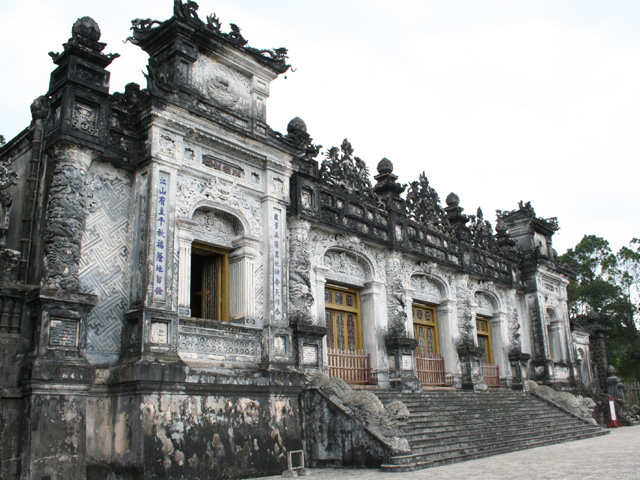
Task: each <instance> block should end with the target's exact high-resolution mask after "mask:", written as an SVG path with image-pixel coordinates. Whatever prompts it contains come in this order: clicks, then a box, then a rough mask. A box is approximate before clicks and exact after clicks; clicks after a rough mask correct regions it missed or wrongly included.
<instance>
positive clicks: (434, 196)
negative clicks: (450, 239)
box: [407, 172, 448, 232]
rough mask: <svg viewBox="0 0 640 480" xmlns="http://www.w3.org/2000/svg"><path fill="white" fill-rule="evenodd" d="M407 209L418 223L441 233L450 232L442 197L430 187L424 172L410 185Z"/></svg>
mask: <svg viewBox="0 0 640 480" xmlns="http://www.w3.org/2000/svg"><path fill="white" fill-rule="evenodd" d="M407 209H408V210H409V216H410V217H411V218H412V219H413V220H415V221H416V222H420V223H422V224H424V225H425V226H427V227H429V228H432V229H434V230H436V231H439V232H445V231H447V230H448V222H447V219H446V215H445V212H444V209H443V208H442V205H440V197H439V196H438V193H437V192H436V191H435V189H434V188H433V187H431V186H430V185H429V180H428V179H427V176H426V175H425V173H424V172H422V173H421V174H420V176H419V177H418V181H413V182H411V183H410V184H409V190H408V191H407Z"/></svg>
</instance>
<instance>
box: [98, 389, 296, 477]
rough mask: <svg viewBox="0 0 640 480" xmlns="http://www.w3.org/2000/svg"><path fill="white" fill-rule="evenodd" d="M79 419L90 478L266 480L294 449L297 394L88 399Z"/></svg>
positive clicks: (285, 462)
mask: <svg viewBox="0 0 640 480" xmlns="http://www.w3.org/2000/svg"><path fill="white" fill-rule="evenodd" d="M227 390H229V391H231V390H235V391H236V392H238V390H237V389H233V388H231V387H230V388H228V389H227ZM107 409H109V410H110V411H112V412H113V416H112V417H111V418H107V417H108V416H107V415H105V413H104V412H105V410H107ZM87 417H88V418H91V421H90V423H88V425H87V445H88V451H87V457H88V458H87V474H88V475H89V474H91V478H98V479H99V478H105V479H106V478H112V477H111V476H109V475H111V472H114V473H115V474H116V475H117V478H120V479H124V478H131V479H134V478H136V479H137V478H165V479H179V478H192V479H196V478H201V479H204V478H247V477H251V476H256V475H258V474H261V475H267V474H271V475H274V474H280V473H282V472H283V471H284V470H286V468H287V451H289V450H301V449H302V430H301V422H300V411H299V403H298V395H297V394H270V393H268V392H265V393H257V392H246V394H242V393H239V392H238V393H235V394H224V393H220V392H213V391H209V392H200V393H192V394H186V393H175V394H169V393H167V394H162V393H147V394H135V395H122V396H119V397H114V398H112V399H98V398H94V399H91V400H89V402H88V406H87ZM89 427H93V428H89Z"/></svg>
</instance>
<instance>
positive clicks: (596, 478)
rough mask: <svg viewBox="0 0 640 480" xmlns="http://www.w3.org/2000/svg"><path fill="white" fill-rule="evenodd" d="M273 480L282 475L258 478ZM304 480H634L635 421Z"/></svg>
mask: <svg viewBox="0 0 640 480" xmlns="http://www.w3.org/2000/svg"><path fill="white" fill-rule="evenodd" d="M263 478H265V479H269V480H274V479H277V478H282V477H263ZM304 478H305V479H308V480H340V479H354V480H355V479H356V478H357V479H358V480H423V479H424V480H640V425H637V426H635V427H624V428H614V429H612V430H611V434H610V435H605V436H602V437H597V438H590V439H587V440H579V441H575V442H568V443H562V444H560V445H552V446H549V447H539V448H533V449H531V450H523V451H520V452H514V453H507V454H505V455H496V456H493V457H487V458H482V459H480V460H471V461H469V462H463V463H456V464H453V465H446V466H444V467H435V468H427V469H424V470H417V471H415V472H405V473H385V472H381V471H380V470H361V469H329V468H323V469H312V470H311V475H310V476H307V477H304Z"/></svg>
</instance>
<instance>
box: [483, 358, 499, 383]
mask: <svg viewBox="0 0 640 480" xmlns="http://www.w3.org/2000/svg"><path fill="white" fill-rule="evenodd" d="M481 367H482V376H483V377H484V381H485V382H487V386H489V387H499V386H500V369H499V368H498V365H495V364H493V363H483V364H481Z"/></svg>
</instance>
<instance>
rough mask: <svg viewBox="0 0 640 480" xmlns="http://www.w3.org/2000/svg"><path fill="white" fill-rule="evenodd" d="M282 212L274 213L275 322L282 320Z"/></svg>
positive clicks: (276, 211) (275, 211)
mask: <svg viewBox="0 0 640 480" xmlns="http://www.w3.org/2000/svg"><path fill="white" fill-rule="evenodd" d="M281 219H282V216H281V213H280V210H274V212H273V316H274V319H275V320H282V268H281V267H282V263H281V262H282V257H281V255H280V252H281V247H282V242H281V238H280V222H281Z"/></svg>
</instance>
